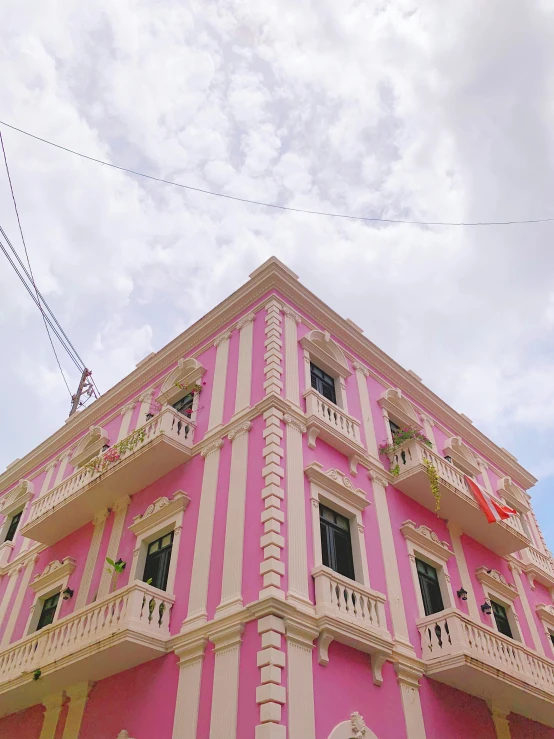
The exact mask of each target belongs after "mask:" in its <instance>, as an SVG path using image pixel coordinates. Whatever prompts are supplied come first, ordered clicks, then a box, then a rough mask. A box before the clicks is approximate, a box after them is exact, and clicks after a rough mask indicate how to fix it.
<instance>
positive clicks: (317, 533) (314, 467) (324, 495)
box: [305, 462, 371, 588]
mask: <svg viewBox="0 0 554 739" xmlns="http://www.w3.org/2000/svg"><path fill="white" fill-rule="evenodd" d="M305 473H306V476H307V477H308V479H309V480H310V500H311V502H312V545H313V555H314V569H315V568H317V567H325V565H324V564H323V556H322V550H321V530H320V513H319V506H320V504H321V505H323V506H325V507H326V508H330V509H331V510H333V511H335V512H336V513H339V514H340V515H341V516H344V517H345V518H347V519H348V521H349V524H350V541H351V546H352V559H353V562H354V580H353V581H352V582H357V583H359V584H360V585H364V586H365V587H367V588H369V587H371V586H370V582H369V567H368V560H367V551H366V542H365V537H364V522H363V518H362V512H363V511H364V510H365V509H366V508H367V507H368V506H369V505H371V503H370V501H369V500H367V498H366V497H365V493H364V491H363V490H361V489H358V488H355V487H354V486H353V484H352V482H351V481H350V478H349V477H348V476H347V475H345V474H344V473H342V472H340V471H339V470H336V469H330V470H327V472H324V471H323V466H322V465H321V464H319V462H312V463H311V464H310V465H308V467H306V469H305ZM345 481H346V482H345ZM327 569H329V571H331V572H335V571H334V570H331V568H327ZM336 574H339V573H336ZM342 577H344V575H342ZM348 579H349V578H348Z"/></svg>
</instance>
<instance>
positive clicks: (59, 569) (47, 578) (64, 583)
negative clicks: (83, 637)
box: [25, 557, 75, 635]
mask: <svg viewBox="0 0 554 739" xmlns="http://www.w3.org/2000/svg"><path fill="white" fill-rule="evenodd" d="M74 569H75V560H74V559H72V558H71V557H66V558H65V559H63V560H61V561H60V560H54V561H52V562H49V563H48V564H47V565H46V567H45V568H44V570H43V571H42V574H40V575H37V576H36V577H35V579H34V580H33V581H32V582H31V584H30V587H31V588H32V589H33V590H34V591H35V599H34V601H33V604H32V606H31V609H30V612H29V618H28V620H27V625H26V627H25V634H27V635H28V634H32V633H34V632H35V631H36V630H37V626H38V623H39V621H40V617H41V614H42V608H43V603H44V601H45V600H47V599H48V598H51V597H52V596H53V595H55V594H56V593H60V594H61V593H62V592H63V591H64V590H65V589H66V588H67V587H68V583H69V578H70V576H71V573H72V572H73V570H74ZM62 603H63V598H58V603H57V605H56V611H55V613H54V617H53V619H52V623H55V622H56V621H57V620H58V619H59V616H60V609H61V607H62ZM49 625H50V624H49ZM43 628H47V627H46V626H44V627H43Z"/></svg>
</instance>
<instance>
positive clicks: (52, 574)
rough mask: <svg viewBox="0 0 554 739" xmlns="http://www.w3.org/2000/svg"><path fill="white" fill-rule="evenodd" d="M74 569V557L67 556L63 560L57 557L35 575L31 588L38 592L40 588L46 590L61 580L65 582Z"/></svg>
mask: <svg viewBox="0 0 554 739" xmlns="http://www.w3.org/2000/svg"><path fill="white" fill-rule="evenodd" d="M74 569H75V560H74V559H73V558H72V557H66V558H65V559H62V561H61V562H60V560H59V559H55V560H54V561H53V562H49V563H48V564H47V565H46V567H45V568H44V570H43V571H42V573H41V574H40V575H37V576H36V577H35V579H34V580H33V582H32V583H31V588H32V589H33V590H34V591H35V593H37V592H38V591H39V590H44V589H45V588H49V587H51V586H52V585H56V584H57V583H59V582H63V581H64V580H65V578H66V577H68V575H71V573H72V572H73V570H74Z"/></svg>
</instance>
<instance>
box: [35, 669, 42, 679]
mask: <svg viewBox="0 0 554 739" xmlns="http://www.w3.org/2000/svg"><path fill="white" fill-rule="evenodd" d="M41 675H42V670H41V669H40V667H37V669H36V670H35V671H34V672H33V680H38V679H39V678H40V676H41Z"/></svg>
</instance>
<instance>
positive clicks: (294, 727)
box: [287, 619, 318, 739]
mask: <svg viewBox="0 0 554 739" xmlns="http://www.w3.org/2000/svg"><path fill="white" fill-rule="evenodd" d="M317 636H318V631H317V630H315V629H307V628H306V627H305V626H303V625H300V624H298V623H293V622H291V621H290V620H289V619H287V656H288V668H287V682H288V693H289V695H288V719H289V720H288V723H289V739H316V735H315V707H314V680H313V662H312V650H313V648H314V643H313V642H314V639H316V638H317Z"/></svg>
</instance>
